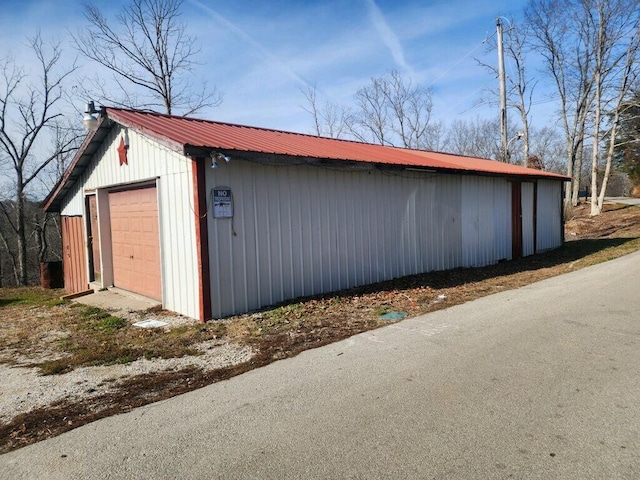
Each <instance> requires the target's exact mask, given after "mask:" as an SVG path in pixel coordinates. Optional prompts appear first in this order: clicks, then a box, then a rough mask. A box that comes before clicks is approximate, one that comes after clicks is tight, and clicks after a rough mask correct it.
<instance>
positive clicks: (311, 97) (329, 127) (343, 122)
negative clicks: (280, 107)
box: [301, 86, 351, 138]
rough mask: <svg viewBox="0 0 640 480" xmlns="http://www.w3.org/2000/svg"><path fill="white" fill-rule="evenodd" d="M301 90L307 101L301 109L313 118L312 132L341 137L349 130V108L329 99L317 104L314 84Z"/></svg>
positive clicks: (330, 136)
mask: <svg viewBox="0 0 640 480" xmlns="http://www.w3.org/2000/svg"><path fill="white" fill-rule="evenodd" d="M301 91H302V94H303V95H304V97H305V100H306V102H307V106H306V107H305V106H303V107H302V109H303V110H304V111H305V112H307V113H309V114H310V115H311V118H312V119H313V133H314V134H316V135H318V136H321V137H329V138H343V137H344V136H345V135H346V134H347V133H348V130H349V121H350V116H351V111H350V110H349V108H348V107H345V106H341V105H338V104H335V103H332V102H330V101H326V102H325V103H324V105H322V106H319V105H318V96H317V89H316V87H315V86H309V87H307V89H305V90H301Z"/></svg>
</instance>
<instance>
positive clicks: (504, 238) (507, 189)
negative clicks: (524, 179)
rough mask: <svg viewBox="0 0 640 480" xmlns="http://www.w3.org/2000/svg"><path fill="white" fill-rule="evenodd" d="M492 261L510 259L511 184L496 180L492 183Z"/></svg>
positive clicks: (503, 180)
mask: <svg viewBox="0 0 640 480" xmlns="http://www.w3.org/2000/svg"><path fill="white" fill-rule="evenodd" d="M493 193H494V202H493V219H494V229H495V237H494V259H496V260H497V261H500V260H507V259H509V258H510V257H511V245H512V240H513V238H512V229H511V183H510V182H507V181H506V180H505V179H501V178H497V179H495V181H494V191H493Z"/></svg>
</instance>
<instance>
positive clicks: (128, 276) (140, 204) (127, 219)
mask: <svg viewBox="0 0 640 480" xmlns="http://www.w3.org/2000/svg"><path fill="white" fill-rule="evenodd" d="M109 213H110V217H111V241H112V245H113V284H114V285H115V286H116V287H118V288H122V289H124V290H129V291H131V292H135V293H138V294H140V295H144V296H146V297H150V298H155V299H157V300H162V287H161V283H160V240H159V238H160V237H159V232H158V200H157V197H156V188H155V186H154V187H145V188H136V189H133V190H124V191H121V192H111V193H109Z"/></svg>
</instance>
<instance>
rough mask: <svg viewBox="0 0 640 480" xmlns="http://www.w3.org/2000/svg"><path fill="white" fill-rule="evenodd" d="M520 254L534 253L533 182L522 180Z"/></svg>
mask: <svg viewBox="0 0 640 480" xmlns="http://www.w3.org/2000/svg"><path fill="white" fill-rule="evenodd" d="M521 196H522V256H523V257H526V256H528V255H533V253H534V248H533V247H534V244H533V238H534V234H533V233H534V230H533V183H532V182H522V193H521Z"/></svg>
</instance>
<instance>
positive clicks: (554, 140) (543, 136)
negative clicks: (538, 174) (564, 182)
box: [530, 125, 567, 173]
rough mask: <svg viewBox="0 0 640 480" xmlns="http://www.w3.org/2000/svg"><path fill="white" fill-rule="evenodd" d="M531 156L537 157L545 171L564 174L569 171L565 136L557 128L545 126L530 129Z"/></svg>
mask: <svg viewBox="0 0 640 480" xmlns="http://www.w3.org/2000/svg"><path fill="white" fill-rule="evenodd" d="M530 143H531V145H530V152H531V154H530V156H531V155H533V156H535V157H537V158H538V159H539V160H540V162H541V163H542V166H543V170H546V171H548V172H554V173H564V172H566V170H567V165H566V149H565V145H564V140H563V135H562V133H561V132H560V131H558V130H557V129H555V128H552V127H549V126H548V125H547V126H544V127H542V128H540V129H536V128H531V129H530Z"/></svg>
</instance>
